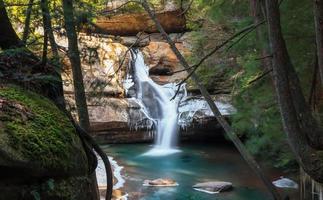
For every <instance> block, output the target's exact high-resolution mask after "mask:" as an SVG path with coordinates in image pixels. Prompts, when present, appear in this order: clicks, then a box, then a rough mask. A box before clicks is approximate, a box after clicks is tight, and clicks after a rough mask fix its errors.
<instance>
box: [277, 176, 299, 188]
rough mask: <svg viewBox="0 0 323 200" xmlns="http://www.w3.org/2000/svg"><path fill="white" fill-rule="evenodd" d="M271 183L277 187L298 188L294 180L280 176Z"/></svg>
mask: <svg viewBox="0 0 323 200" xmlns="http://www.w3.org/2000/svg"><path fill="white" fill-rule="evenodd" d="M273 184H274V185H275V186H276V187H279V188H294V189H297V188H298V184H297V183H295V181H293V180H291V179H289V178H284V177H280V179H278V180H276V181H273Z"/></svg>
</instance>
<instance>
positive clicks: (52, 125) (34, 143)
mask: <svg viewBox="0 0 323 200" xmlns="http://www.w3.org/2000/svg"><path fill="white" fill-rule="evenodd" d="M0 99H5V100H7V101H9V102H14V103H18V104H19V105H21V106H23V107H24V109H27V110H28V113H30V116H28V118H27V119H26V117H23V116H22V115H21V114H20V113H19V112H17V113H12V112H11V113H2V115H4V116H6V115H7V117H4V119H7V120H3V119H2V123H3V124H2V126H3V127H4V128H2V130H1V131H0V136H1V138H7V142H6V143H5V144H4V145H5V146H7V147H4V146H3V144H2V147H1V148H6V150H8V149H10V152H11V154H12V152H14V156H15V157H19V158H24V159H25V160H28V161H31V162H37V163H39V164H40V165H41V166H42V167H46V168H62V167H63V168H68V167H71V162H72V161H73V160H74V159H71V158H70V157H71V152H73V149H74V151H75V148H74V147H75V146H73V145H77V144H80V142H79V141H78V138H77V136H76V133H75V130H74V127H73V126H72V124H71V123H70V121H69V119H68V118H67V117H66V116H65V115H64V113H63V112H61V111H60V110H59V109H58V108H57V107H56V106H55V105H54V104H53V103H52V102H50V101H49V100H48V99H46V98H45V97H41V96H39V95H37V94H35V93H32V92H28V91H26V90H23V89H21V88H18V87H16V86H1V87H0ZM2 112H3V110H2ZM4 112H5V111H4Z"/></svg>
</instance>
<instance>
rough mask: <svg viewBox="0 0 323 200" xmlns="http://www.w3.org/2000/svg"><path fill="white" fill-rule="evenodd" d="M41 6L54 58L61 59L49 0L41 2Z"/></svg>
mask: <svg viewBox="0 0 323 200" xmlns="http://www.w3.org/2000/svg"><path fill="white" fill-rule="evenodd" d="M40 5H41V9H42V14H43V26H44V33H46V34H47V36H48V40H49V43H50V46H51V49H52V52H53V55H54V57H55V58H56V59H58V57H59V55H58V48H57V44H56V41H55V37H54V33H53V28H52V22H51V16H50V12H49V7H48V0H41V4H40Z"/></svg>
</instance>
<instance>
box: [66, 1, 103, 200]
mask: <svg viewBox="0 0 323 200" xmlns="http://www.w3.org/2000/svg"><path fill="white" fill-rule="evenodd" d="M62 1H63V13H64V20H65V29H66V35H67V39H68V56H69V59H70V63H71V66H72V72H73V84H74V95H75V102H76V107H77V112H78V117H79V123H80V126H81V127H82V128H83V129H84V130H86V131H89V129H90V122H89V114H88V110H87V104H86V96H85V91H84V84H83V75H82V69H81V60H80V53H79V50H78V42H77V34H76V30H75V22H74V13H73V2H72V0H62ZM91 185H92V195H93V196H92V200H98V199H99V192H98V185H97V180H96V176H95V173H94V174H92V175H91ZM107 194H108V193H107Z"/></svg>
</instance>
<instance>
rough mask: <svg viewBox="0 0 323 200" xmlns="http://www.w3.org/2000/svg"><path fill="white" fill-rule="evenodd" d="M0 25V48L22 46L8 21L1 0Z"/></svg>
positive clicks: (0, 0)
mask: <svg viewBox="0 0 323 200" xmlns="http://www.w3.org/2000/svg"><path fill="white" fill-rule="evenodd" d="M0 27H1V31H0V47H1V48H2V49H10V48H14V47H21V46H23V44H22V42H21V40H20V39H19V37H18V35H17V33H16V32H15V30H14V29H13V27H12V25H11V23H10V20H9V18H8V15H7V11H6V7H5V4H4V2H3V0H0Z"/></svg>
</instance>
